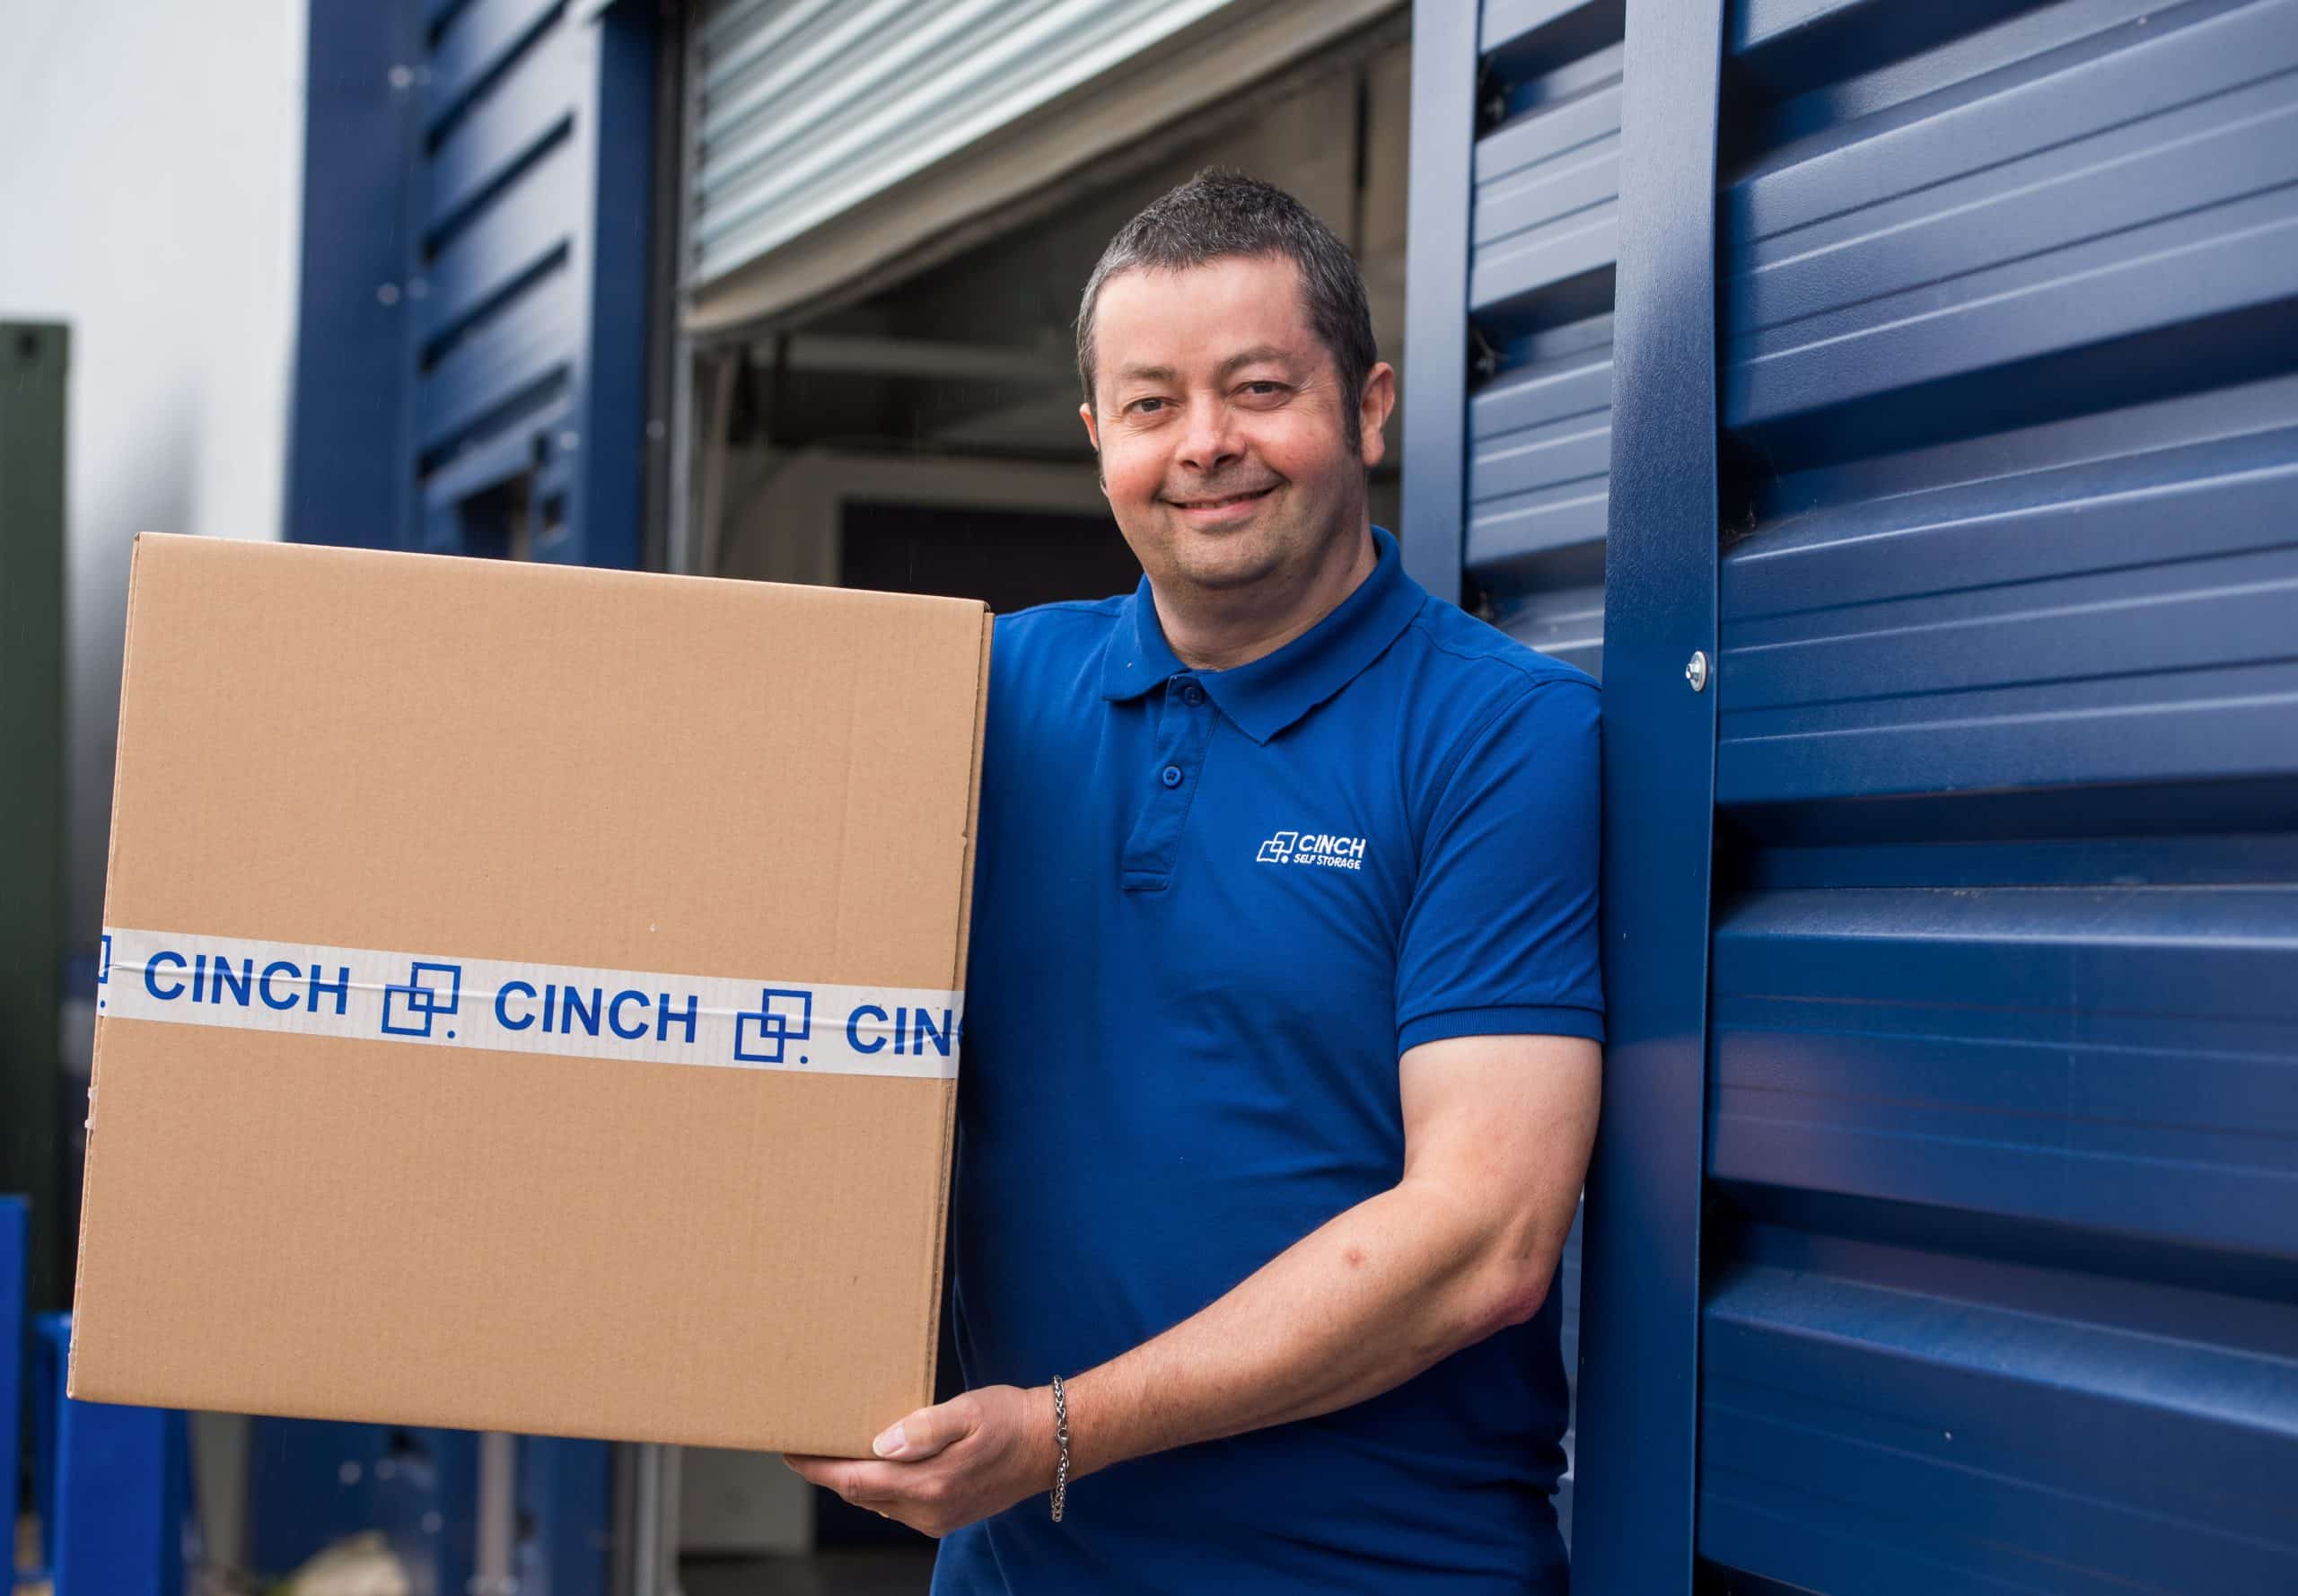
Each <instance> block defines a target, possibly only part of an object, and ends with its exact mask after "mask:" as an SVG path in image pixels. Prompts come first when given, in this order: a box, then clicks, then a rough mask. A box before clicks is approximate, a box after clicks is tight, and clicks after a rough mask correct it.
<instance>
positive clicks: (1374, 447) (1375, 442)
mask: <svg viewBox="0 0 2298 1596" xmlns="http://www.w3.org/2000/svg"><path fill="white" fill-rule="evenodd" d="M1396 408H1397V369H1396V367H1394V366H1392V365H1390V364H1389V363H1388V362H1387V361H1385V360H1384V361H1381V363H1380V364H1377V365H1375V366H1374V367H1373V369H1372V370H1371V371H1369V372H1367V373H1365V374H1364V392H1363V393H1361V394H1359V395H1358V396H1357V399H1356V428H1357V438H1358V440H1359V442H1360V443H1361V444H1362V445H1363V448H1362V452H1363V454H1364V465H1365V469H1368V470H1369V469H1372V468H1373V467H1374V466H1377V465H1379V464H1380V463H1381V457H1382V456H1383V455H1385V454H1387V453H1388V452H1389V443H1388V439H1387V437H1386V436H1385V434H1384V429H1385V428H1386V427H1387V426H1388V425H1389V417H1390V414H1391V413H1392V412H1393V411H1394V410H1395V409H1396Z"/></svg>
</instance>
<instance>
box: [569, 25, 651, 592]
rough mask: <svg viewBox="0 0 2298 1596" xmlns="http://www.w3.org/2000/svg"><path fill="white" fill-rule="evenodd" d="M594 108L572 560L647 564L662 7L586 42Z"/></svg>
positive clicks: (580, 225)
mask: <svg viewBox="0 0 2298 1596" xmlns="http://www.w3.org/2000/svg"><path fill="white" fill-rule="evenodd" d="M583 43H584V47H585V49H586V50H588V51H594V52H595V56H594V57H593V58H592V60H590V61H589V62H588V63H587V68H586V69H587V71H588V72H589V73H590V75H591V89H590V92H591V104H592V107H593V108H594V109H593V110H592V114H591V116H590V117H589V118H586V119H585V120H584V121H583V128H584V129H585V130H586V131H587V133H588V136H589V146H588V149H587V150H586V159H587V161H588V163H589V169H590V170H589V180H588V181H587V182H585V183H584V184H583V189H582V194H581V197H580V199H579V201H578V204H579V205H580V206H582V207H583V210H584V212H585V213H586V214H585V215H583V216H582V217H581V218H580V219H579V220H578V221H577V222H576V223H575V233H576V236H577V237H578V238H579V239H581V240H582V244H581V246H580V247H581V248H582V249H583V250H584V251H585V252H586V257H587V261H588V269H589V274H590V292H589V295H588V301H589V303H588V304H587V306H586V307H585V310H584V312H583V313H584V315H585V317H586V318H587V324H586V325H585V327H584V328H583V334H582V337H583V356H584V357H583V360H582V362H581V364H580V367H579V370H580V377H579V379H578V381H579V389H578V391H577V393H576V396H575V412H574V413H575V419H576V425H575V427H574V433H575V436H576V438H577V440H578V450H579V460H578V462H577V463H578V468H579V469H577V470H576V471H575V472H574V480H573V481H572V482H571V483H570V484H569V492H570V495H571V496H572V501H573V502H572V504H571V505H570V507H569V517H568V523H569V525H570V526H571V527H572V528H573V529H574V531H575V534H576V537H575V539H574V545H573V547H572V548H570V549H569V550H568V551H567V555H568V557H571V558H574V559H578V560H580V561H581V562H582V563H583V564H584V565H589V566H610V567H612V568H614V569H617V570H636V568H637V566H638V561H639V554H640V543H641V530H642V526H643V523H644V522H645V472H646V346H647V338H648V337H649V333H650V331H651V329H650V327H649V323H648V317H647V293H648V290H649V288H650V286H651V282H650V279H649V275H648V273H649V259H648V253H649V248H650V246H651V244H652V242H653V227H652V222H653V200H652V197H651V195H650V189H651V182H652V179H653V162H654V156H653V138H654V54H655V38H654V6H653V4H651V0H650V3H646V4H641V3H639V0H618V4H611V5H608V6H606V7H605V8H604V9H603V10H602V11H601V12H600V13H598V15H597V18H596V20H595V21H594V22H592V23H591V25H590V28H589V31H588V33H587V35H586V36H585V38H584V40H583Z"/></svg>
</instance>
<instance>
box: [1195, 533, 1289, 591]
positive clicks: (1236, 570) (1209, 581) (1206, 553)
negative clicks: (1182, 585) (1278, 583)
mask: <svg viewBox="0 0 2298 1596" xmlns="http://www.w3.org/2000/svg"><path fill="white" fill-rule="evenodd" d="M1173 555H1174V557H1173V564H1174V566H1177V567H1178V568H1179V574H1180V576H1181V578H1182V580H1184V581H1186V582H1188V583H1190V584H1191V585H1193V586H1196V587H1199V588H1203V589H1205V590H1206V591H1207V592H1226V591H1228V590H1230V589H1232V588H1241V587H1250V586H1252V585H1253V584H1254V583H1257V582H1260V581H1263V580H1265V579H1266V578H1267V576H1268V574H1270V573H1271V572H1272V571H1274V570H1275V569H1276V565H1277V561H1276V554H1275V552H1274V551H1273V550H1272V549H1270V548H1268V547H1267V545H1265V544H1261V543H1259V542H1255V541H1250V540H1248V539H1244V538H1241V537H1239V538H1235V539H1234V540H1233V541H1231V540H1229V539H1224V538H1222V537H1220V536H1218V535H1206V534H1204V533H1199V534H1197V539H1195V540H1192V541H1189V542H1185V543H1183V544H1181V545H1180V547H1179V548H1176V549H1174V551H1173Z"/></svg>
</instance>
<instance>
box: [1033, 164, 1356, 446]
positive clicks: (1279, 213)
mask: <svg viewBox="0 0 2298 1596" xmlns="http://www.w3.org/2000/svg"><path fill="white" fill-rule="evenodd" d="M1238 256H1243V257H1257V258H1260V259H1284V260H1290V261H1291V262H1293V264H1294V267H1297V268H1298V269H1299V271H1300V273H1301V295H1302V307H1303V308H1304V309H1305V310H1306V311H1308V313H1309V325H1310V326H1311V328H1313V329H1315V330H1316V334H1317V337H1318V338H1320V340H1321V341H1322V342H1323V344H1324V346H1325V347H1326V348H1327V349H1329V350H1330V351H1331V352H1332V357H1333V362H1334V364H1337V365H1338V366H1339V368H1340V384H1341V390H1342V391H1343V392H1344V393H1346V395H1347V396H1348V403H1349V404H1350V406H1351V407H1352V408H1353V407H1354V406H1355V402H1356V400H1357V399H1358V398H1359V396H1361V395H1362V394H1363V393H1364V380H1365V379H1366V378H1367V377H1369V376H1370V375H1372V372H1373V364H1375V363H1376V362H1377V361H1378V360H1379V359H1380V352H1379V350H1378V349H1376V348H1375V347H1374V346H1373V311H1372V307H1371V306H1370V305H1369V304H1368V303H1366V302H1365V297H1364V276H1362V275H1361V274H1360V273H1359V272H1358V271H1357V269H1356V258H1355V256H1354V255H1351V254H1350V253H1349V252H1348V246H1347V245H1346V244H1344V243H1342V242H1341V241H1340V238H1339V235H1338V234H1337V233H1335V232H1333V230H1332V229H1331V228H1329V227H1328V226H1326V225H1325V224H1324V223H1323V222H1322V221H1320V220H1319V219H1318V217H1317V215H1316V213H1315V212H1313V211H1311V209H1309V207H1308V206H1304V205H1302V203H1301V202H1300V201H1299V200H1297V199H1295V198H1294V197H1292V196H1291V195H1290V194H1287V193H1286V192H1285V190H1284V189H1279V188H1276V186H1274V185H1273V184H1269V183H1264V182H1262V181H1260V180H1259V179H1257V178H1249V177H1247V176H1245V175H1244V173H1242V172H1239V171H1224V170H1222V169H1220V168H1218V167H1208V168H1207V169H1206V170H1205V171H1200V172H1198V173H1197V175H1196V176H1195V177H1193V178H1191V179H1189V180H1188V181H1187V182H1185V183H1183V184H1181V185H1180V187H1179V188H1177V189H1171V190H1169V191H1167V192H1166V193H1165V194H1164V195H1162V197H1159V198H1157V199H1155V200H1153V201H1152V202H1150V204H1149V206H1147V207H1146V208H1145V209H1144V210H1143V211H1142V212H1141V214H1140V215H1136V216H1135V217H1134V218H1133V220H1132V221H1130V222H1127V224H1125V225H1124V226H1123V227H1121V228H1119V229H1118V234H1117V236H1116V237H1115V238H1113V239H1111V240H1110V247H1109V248H1108V249H1106V250H1102V251H1101V261H1100V263H1099V264H1098V265H1096V266H1095V267H1093V275H1092V276H1090V277H1088V278H1086V279H1085V294H1084V298H1083V302H1082V303H1080V304H1079V306H1078V309H1077V377H1078V381H1081V382H1083V384H1084V388H1085V402H1086V403H1087V404H1088V405H1091V404H1092V402H1093V365H1094V354H1093V315H1094V310H1095V307H1096V305H1097V304H1098V303H1099V302H1100V300H1101V285H1102V284H1104V283H1106V282H1108V281H1109V280H1110V278H1111V277H1113V276H1117V275H1118V273H1119V272H1128V271H1182V270H1186V269H1188V268H1191V267H1200V266H1206V265H1210V264H1211V263H1212V262H1214V261H1215V260H1223V259H1231V258H1232V257H1238ZM1343 430H1344V431H1345V432H1346V434H1347V438H1348V446H1349V448H1350V449H1351V450H1355V449H1356V448H1358V447H1359V446H1360V443H1361V440H1359V439H1358V437H1357V435H1356V429H1355V427H1354V426H1346V427H1344V429H1343Z"/></svg>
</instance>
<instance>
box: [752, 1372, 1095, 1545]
mask: <svg viewBox="0 0 2298 1596" xmlns="http://www.w3.org/2000/svg"><path fill="white" fill-rule="evenodd" d="M876 1447H877V1453H878V1457H879V1458H880V1459H881V1461H867V1460H864V1461H861V1462H855V1461H854V1460H850V1459H846V1458H809V1457H796V1456H792V1457H785V1459H784V1461H785V1462H786V1463H788V1464H789V1465H790V1467H791V1468H793V1469H796V1470H797V1471H798V1472H799V1473H800V1474H801V1475H803V1477H804V1478H807V1479H810V1480H811V1481H812V1482H813V1483H814V1484H816V1485H818V1486H829V1488H830V1489H831V1490H833V1491H836V1492H837V1493H838V1495H841V1496H843V1497H845V1498H846V1500H847V1501H848V1502H851V1503H852V1504H854V1505H855V1506H856V1507H866V1508H868V1509H870V1510H871V1511H872V1512H873V1513H878V1514H880V1515H881V1516H882V1517H885V1518H890V1519H897V1520H899V1521H901V1522H902V1523H905V1524H908V1526H909V1527H910V1528H911V1529H913V1530H923V1531H924V1532H925V1533H926V1534H928V1535H931V1536H934V1537H935V1538H936V1539H939V1538H940V1537H942V1536H944V1535H947V1534H950V1533H951V1532H952V1531H953V1530H962V1529H964V1528H965V1527H966V1526H967V1525H968V1524H971V1523H975V1522H978V1521H980V1520H982V1519H986V1518H988V1517H989V1516H990V1515H991V1514H993V1513H1003V1512H1004V1511H1005V1510H1006V1509H1007V1508H1009V1507H1011V1506H1013V1504H1015V1503H1016V1502H1019V1501H1021V1500H1022V1498H1023V1497H1025V1496H1031V1495H1036V1494H1037V1493H1039V1492H1040V1491H1049V1490H1051V1489H1052V1488H1053V1475H1054V1469H1055V1467H1056V1465H1057V1462H1058V1460H1059V1457H1060V1451H1059V1448H1058V1446H1057V1444H1056V1443H1055V1441H1054V1434H1053V1392H1052V1390H1050V1389H1049V1388H1040V1389H1039V1390H1030V1391H1025V1390H1022V1389H1020V1388H1019V1387H1018V1386H1011V1385H992V1386H985V1387H983V1388H982V1389H981V1390H976V1391H968V1392H967V1393H966V1394H965V1395H963V1396H961V1397H953V1398H952V1399H950V1400H949V1401H947V1402H944V1403H943V1404H941V1405H940V1406H939V1407H921V1408H919V1409H918V1410H917V1412H916V1413H913V1414H911V1415H910V1416H908V1418H906V1419H904V1420H902V1421H901V1423H899V1424H898V1425H895V1426H894V1427H893V1428H892V1429H890V1430H888V1431H887V1432H886V1433H885V1434H882V1435H881V1436H879V1437H878V1439H877V1443H876Z"/></svg>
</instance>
